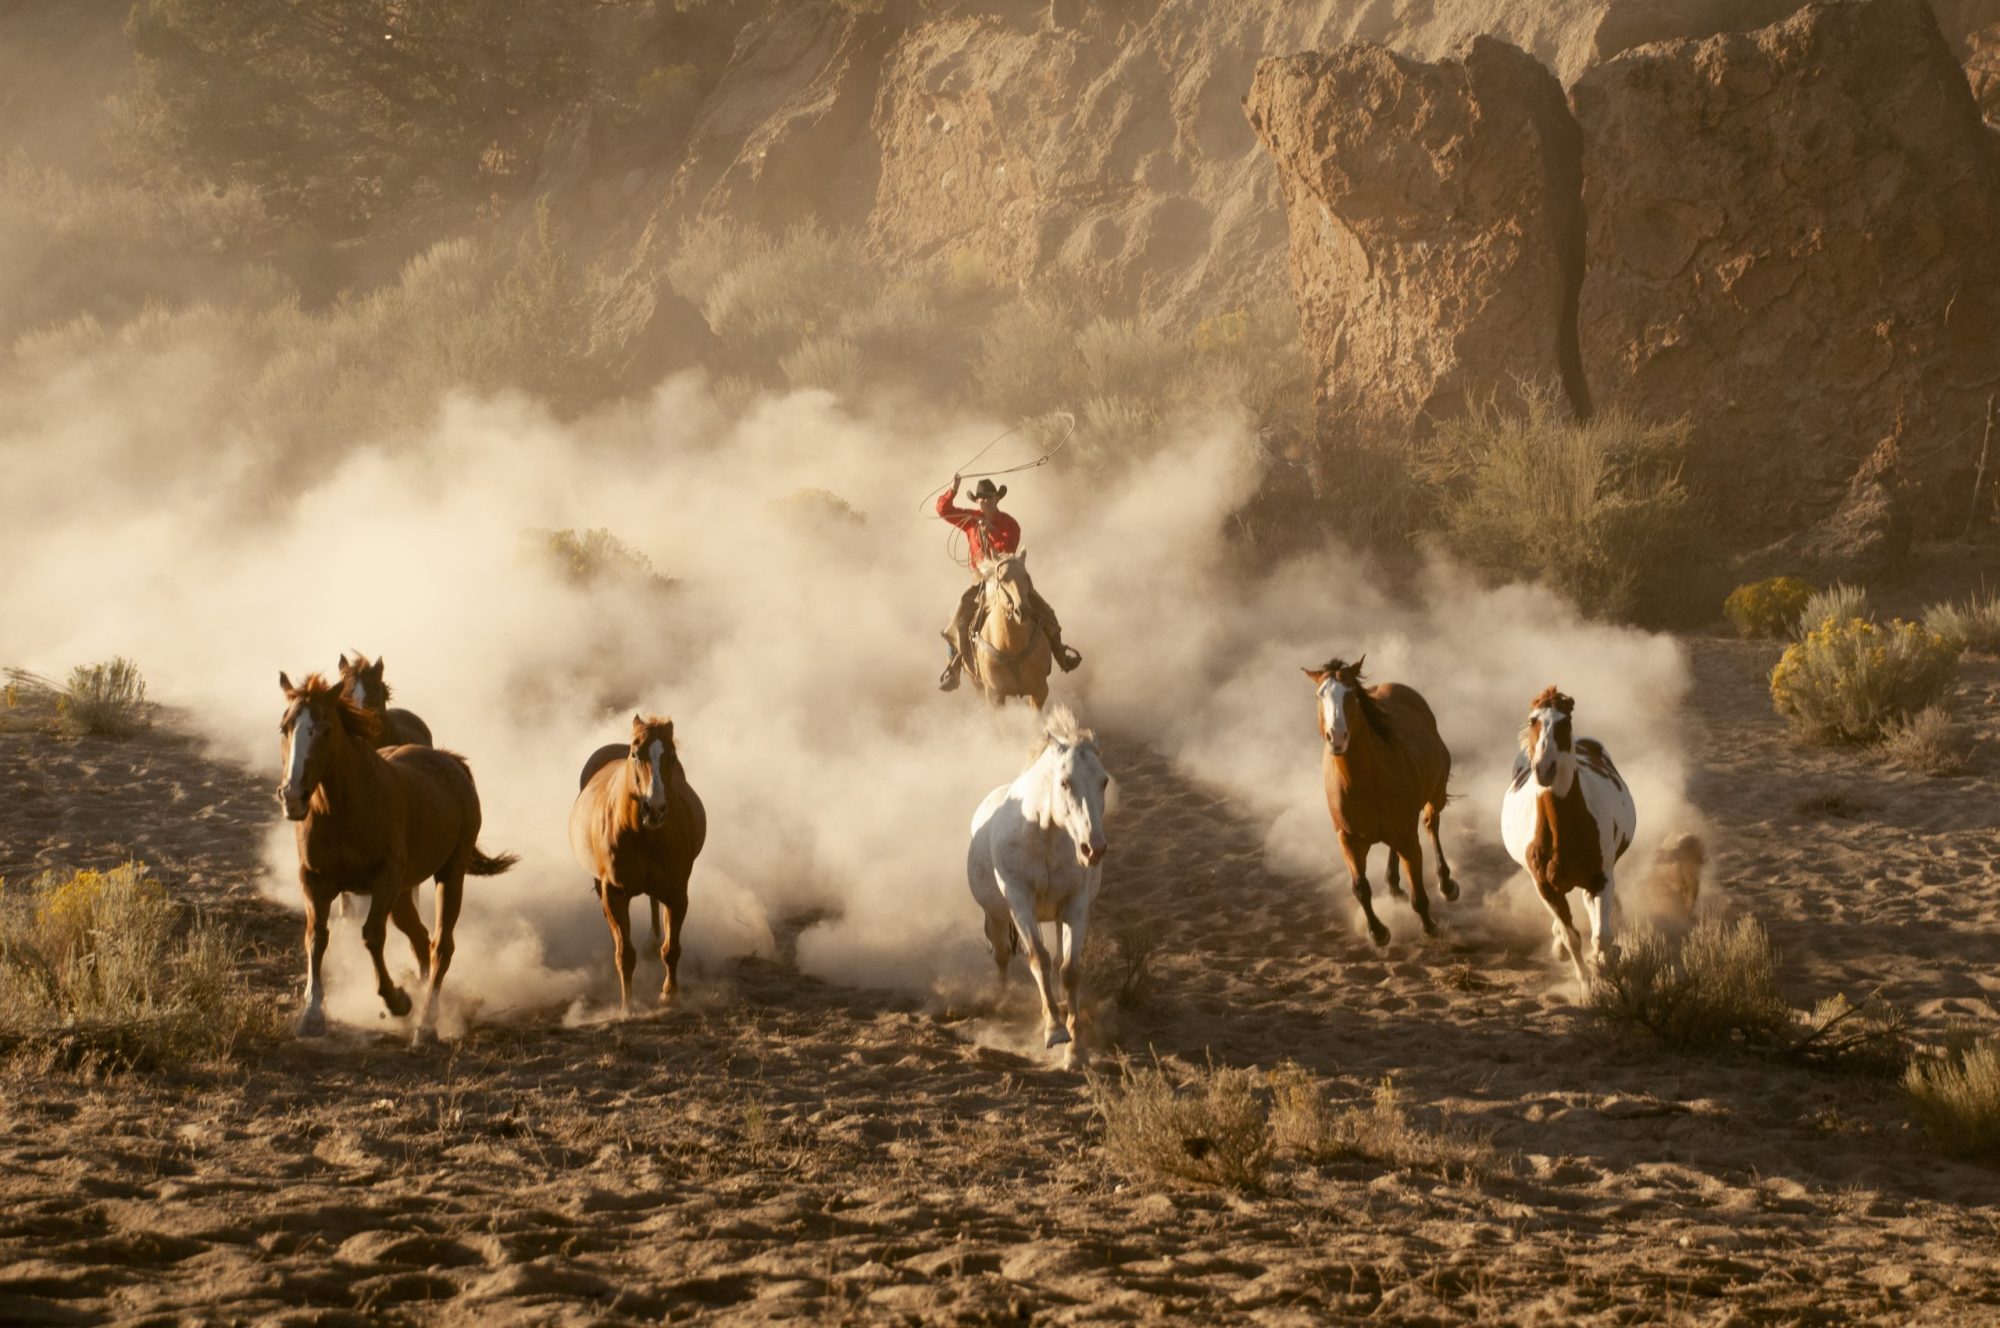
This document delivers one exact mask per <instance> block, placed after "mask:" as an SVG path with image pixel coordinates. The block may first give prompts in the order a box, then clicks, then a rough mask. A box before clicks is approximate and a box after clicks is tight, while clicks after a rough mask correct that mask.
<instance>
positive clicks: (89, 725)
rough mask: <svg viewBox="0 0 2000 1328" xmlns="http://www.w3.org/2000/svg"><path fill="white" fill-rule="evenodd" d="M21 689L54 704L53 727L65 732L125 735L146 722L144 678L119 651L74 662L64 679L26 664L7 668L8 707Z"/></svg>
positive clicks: (17, 699)
mask: <svg viewBox="0 0 2000 1328" xmlns="http://www.w3.org/2000/svg"><path fill="white" fill-rule="evenodd" d="M24 693H26V694H33V695H40V696H43V697H46V698H47V699H48V700H49V701H50V702H51V703H53V705H54V708H55V714H56V723H57V727H59V728H61V729H62V730H63V731H64V732H66V733H72V734H89V735H91V736H94V737H101V738H127V737H130V736H131V735H133V734H134V733H137V732H139V731H140V730H142V729H144V728H146V727H147V726H148V725H149V724H150V723H151V709H150V707H149V706H148V705H147V703H146V679H145V678H144V677H143V676H142V675H141V674H140V672H139V666H138V665H136V664H134V663H133V662H132V661H131V660H129V659H126V658H125V657H124V656H122V655H115V656H113V657H112V658H111V659H108V660H106V661H105V662H103V663H101V664H80V665H78V666H77V667H76V668H74V669H71V670H70V675H69V681H68V682H67V683H59V682H56V681H54V680H53V679H50V678H44V677H42V676H41V675H40V674H35V673H30V672H28V671H27V670H26V669H8V670H7V704H8V708H9V709H12V708H13V707H14V706H16V705H18V704H19V703H20V699H21V697H22V695H23V694H24Z"/></svg>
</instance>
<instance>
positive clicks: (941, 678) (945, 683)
mask: <svg viewBox="0 0 2000 1328" xmlns="http://www.w3.org/2000/svg"><path fill="white" fill-rule="evenodd" d="M938 690H939V691H941V692H955V691H957V690H958V661H957V660H953V661H952V662H951V663H949V664H947V665H945V666H944V672H943V673H940V674H939V675H938Z"/></svg>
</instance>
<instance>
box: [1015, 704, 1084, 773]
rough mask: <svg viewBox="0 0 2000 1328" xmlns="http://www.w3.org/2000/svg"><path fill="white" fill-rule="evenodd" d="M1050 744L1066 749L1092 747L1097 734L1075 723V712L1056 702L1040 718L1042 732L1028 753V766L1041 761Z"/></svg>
mask: <svg viewBox="0 0 2000 1328" xmlns="http://www.w3.org/2000/svg"><path fill="white" fill-rule="evenodd" d="M1052 742H1059V743H1062V744H1063V745H1064V746H1066V747H1080V746H1082V745H1083V744H1085V743H1089V744H1091V745H1093V746H1094V745H1095V744H1096V742H1097V734H1096V733H1095V732H1094V731H1093V730H1090V729H1087V728H1085V727H1083V726H1082V725H1081V724H1079V723H1077V722H1076V712H1075V711H1073V710H1071V709H1070V708H1069V707H1068V706H1066V705H1064V704H1062V703H1061V702H1060V701H1058V702H1057V703H1056V704H1054V705H1052V706H1050V707H1049V709H1048V713H1047V714H1045V715H1044V716H1043V717H1042V731H1041V733H1040V734H1039V735H1037V737H1036V738H1035V745H1034V747H1033V748H1032V749H1030V750H1029V752H1028V764H1029V765H1033V764H1034V763H1035V762H1037V761H1039V760H1041V759H1042V753H1043V752H1045V751H1047V750H1048V749H1049V744H1050V743H1052Z"/></svg>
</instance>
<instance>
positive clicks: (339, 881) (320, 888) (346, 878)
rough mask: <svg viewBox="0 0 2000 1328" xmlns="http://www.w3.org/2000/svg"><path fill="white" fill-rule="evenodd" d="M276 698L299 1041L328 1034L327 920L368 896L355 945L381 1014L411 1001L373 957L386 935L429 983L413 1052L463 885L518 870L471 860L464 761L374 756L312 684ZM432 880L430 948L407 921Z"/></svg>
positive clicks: (359, 732) (495, 861)
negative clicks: (348, 899) (297, 926)
mask: <svg viewBox="0 0 2000 1328" xmlns="http://www.w3.org/2000/svg"><path fill="white" fill-rule="evenodd" d="M278 686H279V687H281V688H282V689H283V690H284V693H285V703H286V705H285V715H284V719H283V721H282V722H281V723H280V724H279V731H280V732H281V733H283V734H284V783H283V784H282V785H281V786H280V788H279V797H280V798H281V799H282V801H283V802H284V805H285V817H286V819H288V820H291V821H294V822H296V823H297V832H298V846H299V886H300V888H301V889H302V890H303V891H304V892H305V897H306V994H305V1008H304V1010H303V1011H301V1012H300V1015H299V1032H301V1033H303V1034H307V1035H317V1034H320V1033H324V1032H325V1031H326V1013H325V1010H324V1008H323V1002H324V997H325V988H324V986H323V985H322V984H321V981H320V964H321V961H322V960H323V959H324V958H325V957H326V944H327V938H328V934H329V928H328V925H327V920H328V912H329V910H330V909H331V907H332V905H333V902H334V900H335V899H337V898H339V897H340V895H341V894H342V893H343V892H352V893H355V894H362V895H367V896H368V917H367V920H366V921H364V922H363V923H362V924H361V939H362V941H363V942H364V943H366V945H367V946H368V956H369V958H370V959H372V960H374V962H375V983H376V988H377V990H378V991H380V992H381V994H382V1003H383V1004H384V1005H386V1006H387V1007H388V1008H389V1013H390V1014H392V1015H395V1016H396V1017H397V1018H399V1019H400V1018H402V1017H403V1016H404V1015H407V1014H408V1013H409V1012H410V998H409V996H408V995H406V994H405V993H404V991H403V989H402V988H401V987H398V986H397V985H396V984H395V982H393V981H392V980H391V979H390V977H389V968H388V965H387V964H386V963H385V962H384V961H383V958H382V946H383V942H384V940H385V939H386V938H387V935H388V931H389V923H390V922H392V921H393V922H394V923H395V924H396V926H397V927H398V928H399V929H401V931H402V933H403V934H404V935H405V936H407V937H409V938H410V945H411V946H412V948H414V949H415V950H416V952H417V966H418V971H419V973H420V975H421V976H422V977H424V978H425V979H427V980H428V989H427V991H426V993H425V997H424V1010H423V1015H422V1017H421V1018H420V1019H419V1020H418V1022H417V1028H416V1034H415V1036H416V1040H417V1041H418V1042H422V1041H423V1040H424V1039H425V1038H426V1037H428V1036H430V1035H431V1033H432V1031H433V1030H434V1029H435V1028H436V1026H437V1011H438V991H439V989H440V988H441V987H442V986H443V985H444V975H445V970H446V969H448V968H450V967H451V955H452V931H453V929H454V928H455V927H456V926H457V924H458V912H459V906H460V903H461V900H462V897H463V894H464V889H465V878H466V876H467V875H468V874H469V875H473V876H498V875H499V874H500V873H501V872H504V871H506V870H507V869H508V868H509V867H511V866H513V865H514V863H515V862H517V861H518V860H519V859H517V858H516V857H515V856H514V855H513V854H511V853H503V854H501V855H499V856H498V857H488V856H487V855H486V854H484V853H482V852H480V851H479V849H478V847H477V846H476V843H475V841H476V840H477V839H478V837H479V791H478V789H477V788H476V787H475V786H474V785H473V782H472V770H471V767H469V766H468V765H467V764H466V762H465V758H464V757H462V756H459V755H457V754H456V753H454V752H443V751H438V750H437V749H435V748H432V747H394V748H391V749H389V751H388V752H387V753H383V752H379V751H377V750H376V740H377V738H378V737H379V736H380V734H379V730H378V721H377V720H376V717H375V716H374V715H373V714H372V713H371V712H369V711H367V710H364V709H362V708H361V706H360V705H358V704H356V703H355V702H354V701H353V700H352V699H351V698H349V697H348V696H346V695H344V694H343V693H342V691H341V689H340V688H339V687H337V686H335V685H334V684H331V683H329V682H327V681H326V679H325V678H323V677H321V676H320V675H319V674H317V673H315V674H313V675H311V676H310V677H308V678H307V679H306V680H305V681H304V682H303V683H301V684H300V685H299V686H297V687H294V686H292V680H291V679H290V678H289V677H287V676H286V675H285V674H282V673H280V674H279V675H278ZM425 877H434V878H435V879H436V880H437V885H438V894H437V918H436V923H437V936H436V939H435V940H433V939H432V938H431V937H430V936H429V935H428V934H427V933H426V932H425V931H424V924H423V920H422V919H421V918H419V917H418V916H417V904H416V895H417V886H418V885H420V884H421V883H422V882H423V880H424V878H425Z"/></svg>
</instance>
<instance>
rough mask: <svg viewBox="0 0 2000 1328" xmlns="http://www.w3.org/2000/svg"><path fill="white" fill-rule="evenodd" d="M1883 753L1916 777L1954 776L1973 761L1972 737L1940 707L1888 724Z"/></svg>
mask: <svg viewBox="0 0 2000 1328" xmlns="http://www.w3.org/2000/svg"><path fill="white" fill-rule="evenodd" d="M1882 754H1883V755H1884V756H1886V757H1888V758H1889V760H1890V761H1891V762H1893V763H1894V764H1896V765H1899V766H1901V767H1902V768H1903V769H1905V770H1908V771H1911V772H1913V773H1915V774H1919V775H1934V776H1941V775H1956V774H1959V773H1961V772H1962V771H1963V770H1964V769H1965V767H1966V765H1967V764H1968V763H1969V762H1970V761H1971V760H1972V737H1971V735H1970V734H1969V733H1967V732H1966V729H1965V726H1964V725H1963V724H1960V723H1959V722H1958V721H1957V720H1955V719H1953V718H1952V717H1951V712H1950V711H1949V710H1947V709H1945V708H1944V707H1943V706H1938V705H1934V706H1926V707H1925V708H1924V709H1922V710H1919V711H1918V712H1917V713H1916V714H1914V715H1911V716H1909V717H1908V718H1907V719H1896V720H1891V721H1890V722H1889V726H1888V731H1887V733H1886V734H1885V735H1884V736H1883V739H1882Z"/></svg>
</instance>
